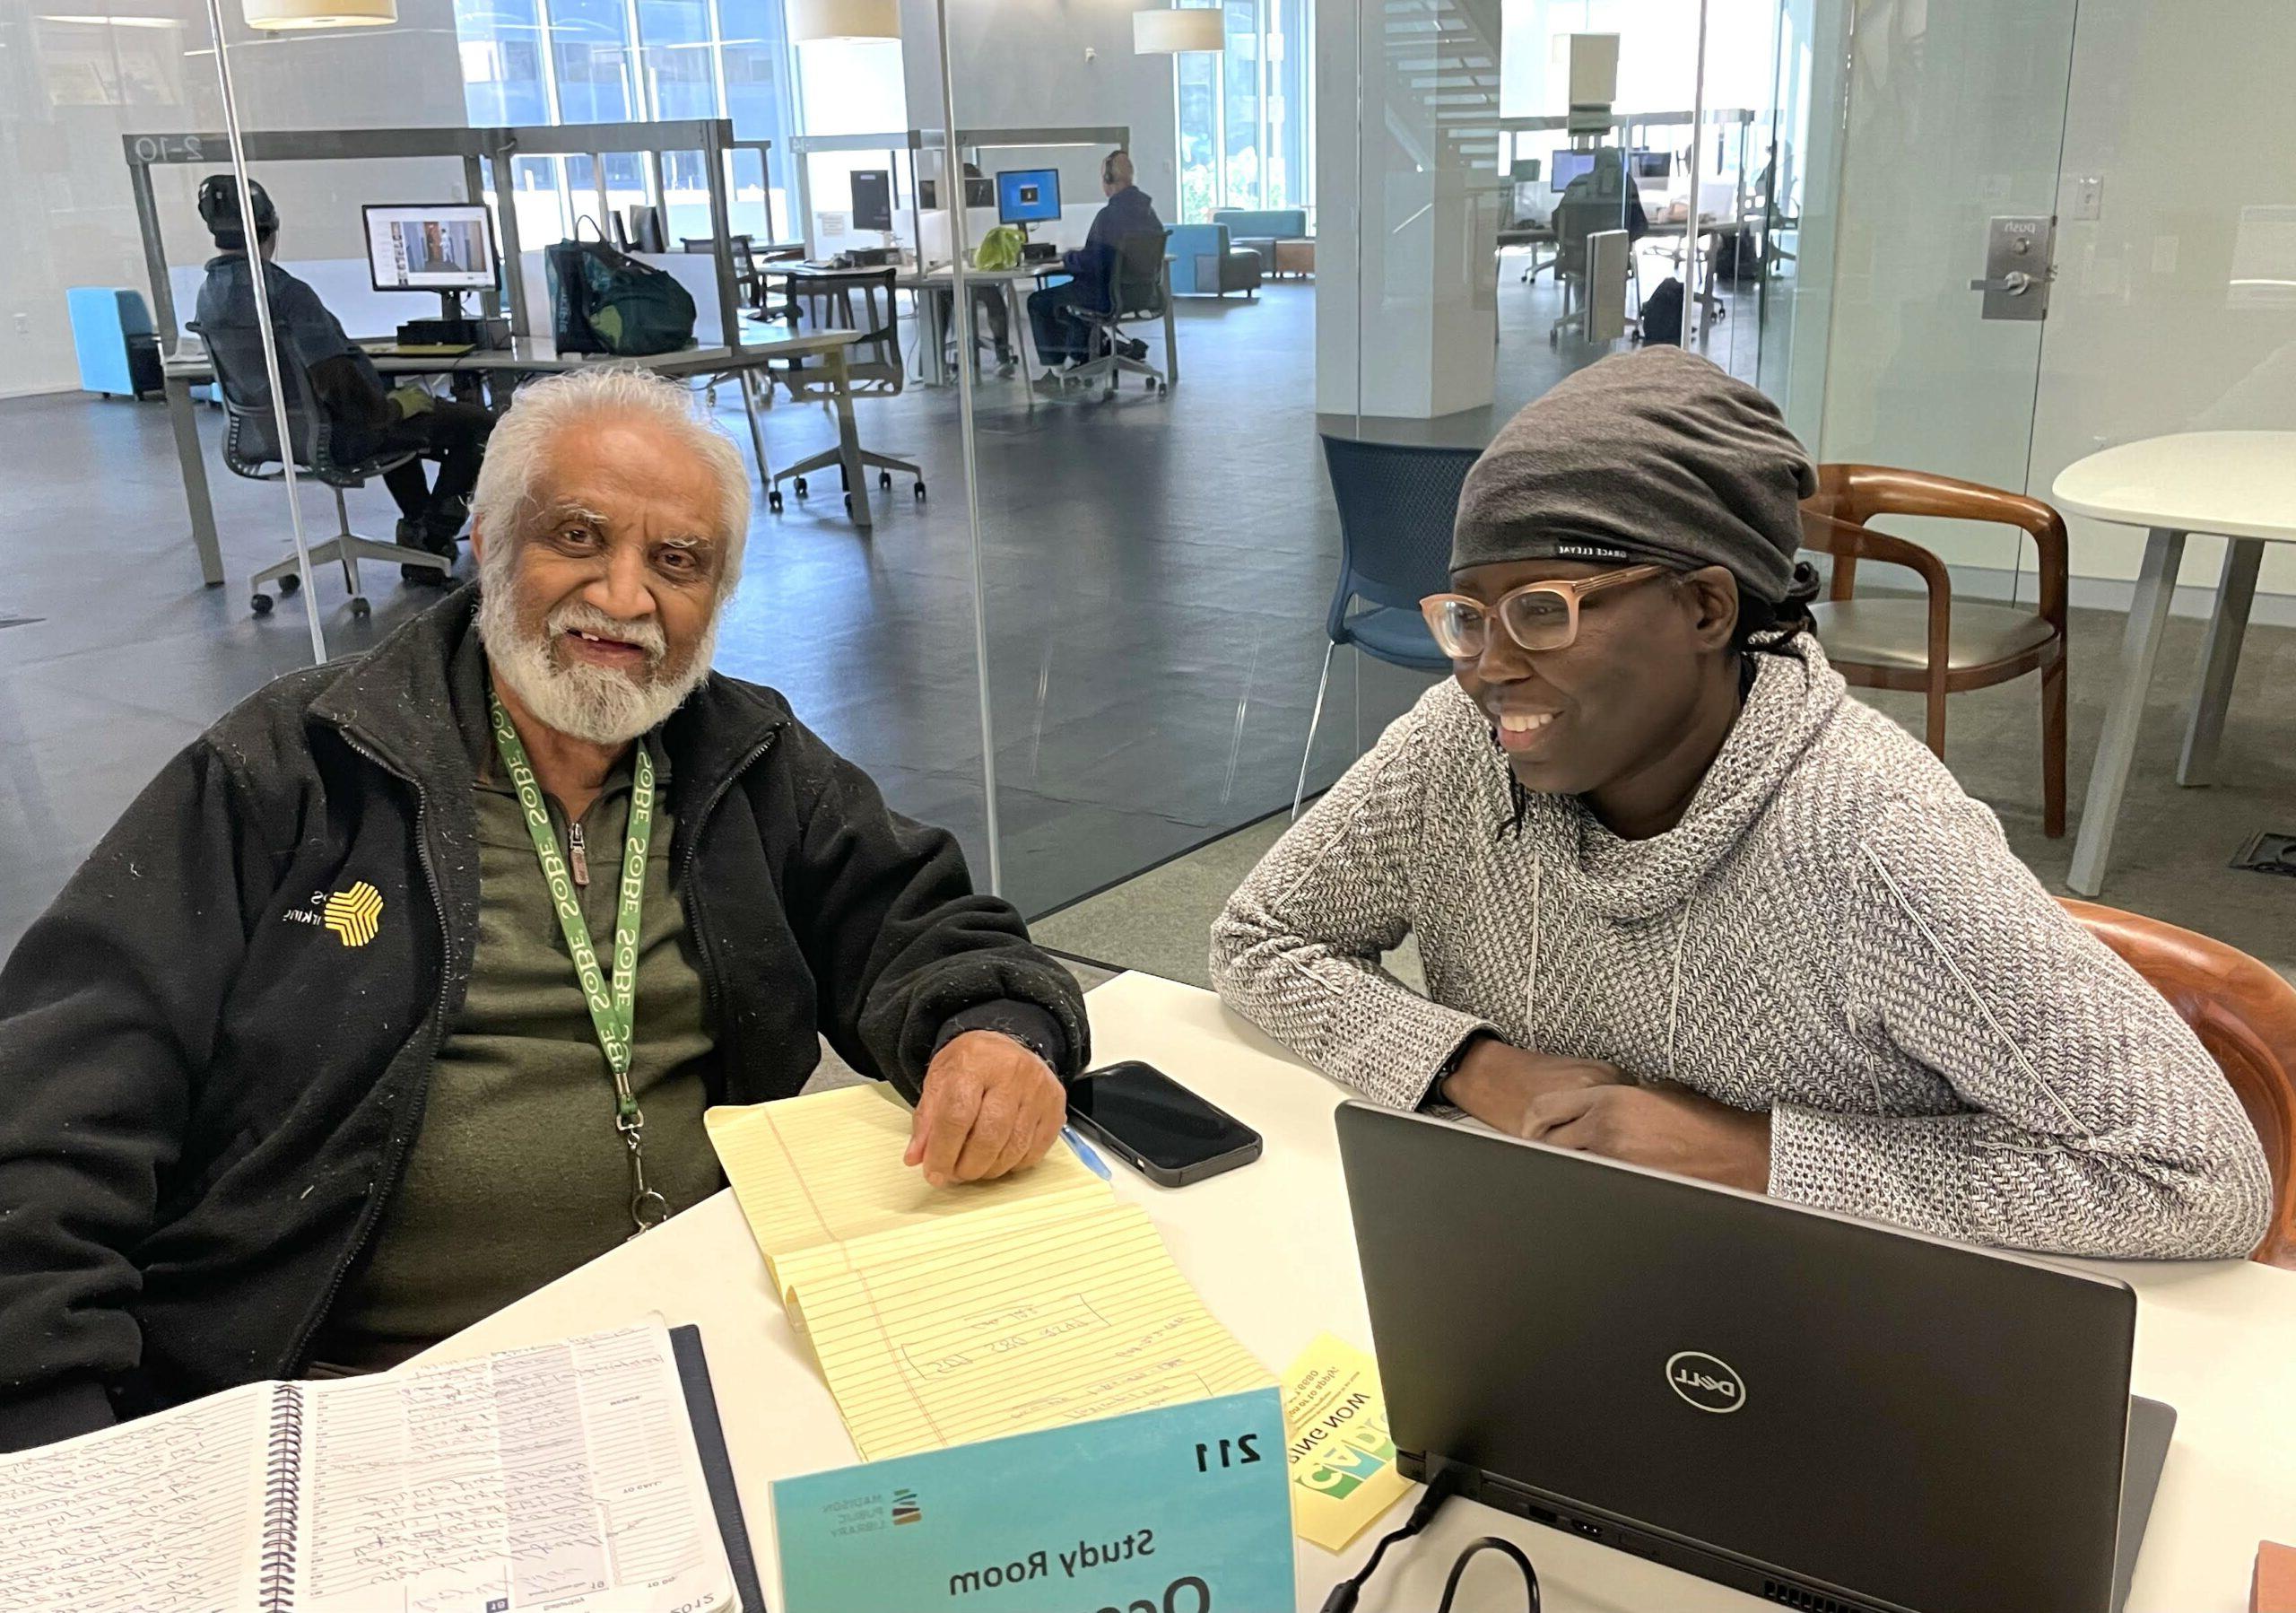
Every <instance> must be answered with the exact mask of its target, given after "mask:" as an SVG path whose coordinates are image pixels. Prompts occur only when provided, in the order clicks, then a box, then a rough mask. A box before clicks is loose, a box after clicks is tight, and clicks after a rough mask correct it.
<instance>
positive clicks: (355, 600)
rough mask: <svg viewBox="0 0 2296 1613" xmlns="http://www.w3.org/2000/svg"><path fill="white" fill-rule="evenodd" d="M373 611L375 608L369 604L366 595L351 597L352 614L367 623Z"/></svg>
mask: <svg viewBox="0 0 2296 1613" xmlns="http://www.w3.org/2000/svg"><path fill="white" fill-rule="evenodd" d="M373 609H374V607H373V606H370V605H369V604H368V603H367V596H366V595H364V594H353V595H352V596H351V614H352V615H354V616H356V617H358V618H359V619H360V620H361V621H362V622H363V621H365V620H366V619H367V617H368V615H370V613H371V612H372V611H373Z"/></svg>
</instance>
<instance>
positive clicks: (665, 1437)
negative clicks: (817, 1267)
mask: <svg viewBox="0 0 2296 1613" xmlns="http://www.w3.org/2000/svg"><path fill="white" fill-rule="evenodd" d="M678 1335H679V1336H678V1337H675V1338H674V1337H673V1335H672V1334H671V1333H670V1332H669V1331H668V1330H665V1328H664V1327H662V1325H661V1324H660V1323H658V1322H656V1323H650V1324H648V1325H645V1326H641V1327H634V1328H625V1329H622V1330H616V1331H613V1332H606V1333H598V1334H593V1335H591V1336H589V1337H587V1338H575V1339H569V1340H566V1341H564V1342H561V1343H556V1344H548V1345H540V1346H536V1347H532V1348H527V1349H518V1350H508V1351H504V1352H502V1353H500V1354H498V1355H493V1356H481V1357H478V1358H476V1359H474V1360H470V1361H462V1362H451V1363H448V1364H445V1365H437V1366H428V1367H415V1368H403V1369H401V1370H400V1371H398V1372H396V1373H386V1374H383V1375H381V1376H378V1377H372V1378H344V1379H337V1380H334V1381H331V1382H317V1383H278V1382H270V1383H250V1384H248V1385H246V1386H245V1387H243V1388H239V1389H234V1390H229V1391H225V1392H223V1393H222V1394H218V1395H213V1396H210V1397H209V1398H207V1399H203V1400H196V1401H193V1402H192V1403H191V1404H189V1405H186V1406H179V1407H177V1408H173V1409H172V1410H169V1411H165V1412H161V1413H159V1414H157V1415H155V1416H152V1417H145V1418H143V1419H141V1420H140V1421H137V1422H134V1423H129V1424H126V1425H124V1426H121V1427H118V1428H112V1429H107V1430H105V1431H104V1432H102V1433H100V1434H87V1435H84V1436H83V1437H82V1438H79V1439H74V1440H67V1441H65V1442H64V1443H60V1444H55V1445H48V1446H43V1447H41V1448H40V1449H39V1450H35V1451H30V1452H22V1453H21V1454H18V1455H14V1456H8V1457H0V1585H5V1586H6V1587H7V1591H6V1596H5V1599H4V1600H5V1601H6V1603H7V1606H8V1607H9V1608H10V1609H24V1610H26V1613H30V1609H41V1610H43V1613H45V1610H47V1609H56V1610H57V1613H62V1610H63V1609H69V1610H70V1613H148V1610H149V1609H170V1613H247V1610H248V1609H253V1610H254V1613H353V1610H354V1609H356V1610H358V1613H371V1610H372V1609H384V1608H387V1609H431V1610H433V1613H523V1610H524V1609H539V1608H545V1607H546V1608H548V1609H551V1610H552V1613H657V1610H658V1613H670V1610H671V1609H684V1608H705V1609H711V1610H712V1613H718V1610H719V1609H735V1610H736V1613H764V1610H763V1604H762V1602H761V1600H759V1598H758V1596H757V1590H756V1576H755V1573H754V1569H753V1568H752V1565H751V1561H750V1554H749V1543H748V1539H747V1536H746V1533H745V1532H744V1530H743V1528H742V1521H741V1513H740V1508H739V1504H738V1503H737V1502H735V1500H734V1495H733V1486H732V1478H731V1473H730V1471H729V1470H728V1469H726V1464H725V1447H724V1443H723V1439H722V1436H721V1435H720V1434H719V1431H718V1422H717V1415H716V1411H715V1407H714V1402H712V1400H711V1399H710V1398H709V1380H708V1369H707V1367H706V1366H705V1365H703V1364H702V1362H701V1357H700V1338H699V1336H698V1335H696V1334H694V1332H693V1330H691V1329H690V1328H686V1329H680V1330H678Z"/></svg>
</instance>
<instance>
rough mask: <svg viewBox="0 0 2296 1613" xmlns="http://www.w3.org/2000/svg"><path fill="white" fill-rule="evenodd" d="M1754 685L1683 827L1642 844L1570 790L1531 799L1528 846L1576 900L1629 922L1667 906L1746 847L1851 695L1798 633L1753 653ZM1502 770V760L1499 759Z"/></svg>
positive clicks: (1525, 830)
mask: <svg viewBox="0 0 2296 1613" xmlns="http://www.w3.org/2000/svg"><path fill="white" fill-rule="evenodd" d="M1753 664H1754V683H1753V688H1752V691H1751V692H1749V693H1748V694H1747V695H1746V699H1745V703H1744V706H1743V707H1741V708H1740V710H1739V712H1738V719H1737V721H1736V722H1735V724H1733V725H1732V726H1731V728H1730V736H1729V737H1728V738H1727V739H1726V740H1724V741H1723V744H1722V749H1721V750H1720V752H1718V754H1716V756H1715V758H1714V763H1713V765H1711V766H1710V767H1709V768H1708V769H1707V770H1706V777H1705V779H1704V780H1702V781H1701V782H1700V785H1699V787H1698V793H1697V794H1696V795H1694V796H1693V797H1692V798H1691V804H1690V810H1689V811H1687V812H1685V813H1684V814H1683V820H1682V822H1681V823H1679V824H1675V825H1674V827H1673V828H1672V829H1669V830H1667V831H1666V832H1665V833H1664V834H1657V835H1653V836H1651V837H1650V838H1649V839H1648V840H1622V839H1620V838H1619V837H1618V836H1617V835H1615V834H1613V833H1611V832H1610V830H1608V829H1607V828H1605V827H1604V825H1603V824H1602V821H1601V820H1600V819H1598V818H1597V817H1596V815H1594V813H1593V812H1592V811H1590V810H1589V809H1588V808H1587V806H1586V805H1585V803H1583V802H1582V801H1581V800H1580V799H1579V798H1578V797H1576V796H1553V795H1533V796H1532V797H1531V798H1530V804H1529V807H1528V809H1527V810H1526V812H1525V813H1524V815H1523V838H1524V842H1525V845H1526V849H1528V850H1531V851H1533V852H1534V853H1535V855H1536V856H1537V857H1538V858H1539V859H1541V860H1542V861H1543V862H1544V863H1547V864H1549V865H1552V866H1556V867H1569V868H1576V869H1577V870H1578V880H1577V881H1576V882H1574V883H1575V888H1576V892H1577V894H1578V899H1579V900H1581V901H1583V902H1586V903H1587V904H1588V905H1589V906H1590V907H1592V908H1594V909H1595V910H1596V911H1599V912H1601V913H1603V914H1605V915H1606V916H1607V917H1610V918H1613V919H1616V920H1627V921H1633V920H1645V919H1649V918H1653V917H1655V916H1657V915H1658V914H1660V913H1665V912H1671V911H1674V910H1676V909H1678V908H1680V907H1681V906H1682V905H1683V903H1684V902H1687V901H1689V900H1690V896H1691V894H1692V892H1693V891H1695V890H1696V889H1697V888H1698V886H1699V884H1700V882H1701V881H1702V880H1704V879H1705V878H1706V876H1708V875H1709V874H1710V873H1712V872H1713V870H1714V869H1715V868H1716V867H1717V866H1718V865H1719V864H1720V863H1721V862H1722V861H1723V859H1726V858H1727V857H1728V856H1730V855H1731V853H1732V852H1734V851H1735V850H1737V848H1738V847H1739V846H1741V845H1742V844H1744V842H1745V841H1746V839H1747V837H1748V836H1749V835H1751V834H1752V833H1753V830H1754V827H1755V825H1756V824H1757V823H1758V822H1759V821H1760V820H1761V815H1762V814H1764V813H1765V812H1767V811H1768V810H1769V809H1770V803H1771V802H1772V801H1773V800H1774V799H1776V798H1777V796H1778V792H1779V787H1780V786H1781V785H1783V784H1784V782H1785V781H1786V778H1787V774H1789V773H1790V772H1793V771H1794V769H1795V767H1796V766H1797V765H1798V764H1799V763H1800V762H1801V760H1802V758H1803V757H1804V756H1805V754H1807V753H1808V751H1809V749H1810V746H1811V745H1813V743H1814V742H1815V741H1816V739H1817V737H1818V736H1819V734H1820V733H1821V732H1822V731H1823V729H1824V728H1825V727H1826V725H1827V724H1828V723H1830V722H1831V721H1832V720H1833V719H1834V717H1835V715H1836V714H1837V713H1838V712H1839V711H1840V710H1841V708H1842V703H1843V701H1844V698H1845V696H1846V693H1847V691H1846V687H1845V685H1844V684H1843V682H1842V678H1841V675H1840V674H1839V673H1838V672H1836V671H1835V670H1834V669H1833V667H1831V665H1830V664H1829V663H1828V662H1827V660H1826V658H1825V651H1823V650H1821V649H1819V648H1818V644H1817V641H1816V640H1814V639H1813V638H1812V637H1811V636H1810V635H1809V634H1807V633H1800V634H1797V635H1796V636H1795V637H1794V638H1792V639H1790V640H1787V641H1786V642H1785V643H1783V644H1781V645H1779V646H1777V647H1776V648H1775V649H1773V650H1764V651H1762V652H1760V653H1758V654H1756V655H1755V656H1754V657H1753ZM1496 760H1497V761H1498V764H1499V766H1500V768H1502V769H1503V768H1505V766H1506V765H1507V763H1506V760H1505V758H1504V757H1497V758H1496Z"/></svg>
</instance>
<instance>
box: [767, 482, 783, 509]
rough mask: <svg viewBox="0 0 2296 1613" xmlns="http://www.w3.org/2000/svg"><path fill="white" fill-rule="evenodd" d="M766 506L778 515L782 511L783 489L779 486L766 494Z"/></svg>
mask: <svg viewBox="0 0 2296 1613" xmlns="http://www.w3.org/2000/svg"><path fill="white" fill-rule="evenodd" d="M765 507H766V508H767V509H768V510H772V511H773V513H774V514H776V515H779V514H780V513H781V490H780V489H779V488H778V487H777V488H775V489H774V490H773V491H772V492H770V493H767V494H766V495H765Z"/></svg>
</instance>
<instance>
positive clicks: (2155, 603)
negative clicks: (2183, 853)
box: [2049, 432, 2296, 1450]
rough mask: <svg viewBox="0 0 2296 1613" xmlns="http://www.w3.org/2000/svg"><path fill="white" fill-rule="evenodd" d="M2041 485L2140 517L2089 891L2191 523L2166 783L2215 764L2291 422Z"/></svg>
mask: <svg viewBox="0 0 2296 1613" xmlns="http://www.w3.org/2000/svg"><path fill="white" fill-rule="evenodd" d="M2049 496H2050V498H2052V499H2053V500H2054V501H2056V502H2057V504H2058V505H2059V506H2061V507H2062V508H2063V509H2065V510H2068V511H2070V512H2071V513H2073V514H2074V515H2085V516H2088V517H2089V518H2090V519H2092V520H2100V521H2112V522H2115V523H2118V524H2119V525H2122V526H2129V527H2145V528H2147V536H2146V537H2145V540H2144V562H2143V563H2142V565H2141V566H2140V568H2139V570H2138V571H2137V575H2136V594H2135V597H2134V598H2132V599H2131V600H2130V601H2129V606H2128V632H2127V635H2126V638H2125V639H2124V640H2123V641H2122V645H2121V652H2120V674H2119V678H2120V681H2119V684H2118V687H2117V688H2116V689H2115V690H2114V691H2113V701H2112V705H2111V707H2110V709H2109V711H2107V713H2106V716H2105V731H2104V734H2103V736H2102V737H2100V739H2099V740H2098V742H2097V761H2096V765H2095V767H2094V769H2093V770H2092V772H2090V774H2089V793H2088V795H2087V797H2086V798H2084V799H2083V802H2082V806H2081V833H2080V838H2079V839H2078V840H2076V841H2074V848H2073V870H2072V872H2071V873H2070V874H2068V875H2067V876H2066V881H2065V883H2066V885H2070V886H2072V887H2073V888H2074V890H2076V891H2078V892H2080V893H2081V894H2083V896H2093V895H2095V894H2097V893H2098V891H2099V890H2100V889H2101V888H2102V887H2103V885H2104V883H2105V864H2106V861H2107V859H2109V858H2110V856H2111V855H2112V845H2113V824H2114V821H2115V820H2116V819H2118V817H2119V816H2120V802H2121V797H2122V795H2123V794H2124V793H2125V792H2126V789H2127V788H2128V770H2129V767H2130V765H2131V764H2132V763H2134V762H2135V758H2136V730H2137V728H2138V726H2139V725H2140V724H2141V723H2142V722H2143V721H2144V693H2145V691H2146V690H2147V689H2149V688H2150V687H2151V686H2152V666H2153V663H2154V661H2155V660H2157V659H2158V658H2159V657H2160V652H2161V628H2162V627H2163V626H2164V625H2165V624H2166V623H2167V622H2168V618H2169V605H2170V600H2171V598H2172V597H2174V596H2175V593H2176V589H2177V565H2178V562H2179V561H2181V560H2182V559H2183V558H2184V552H2185V538H2186V536H2187V535H2188V534H2191V533H2195V532H2201V533H2211V534H2215V535H2219V536H2223V537H2225V538H2228V539H2230V540H2231V541H2230V542H2228V543H2227V544H2226V545H2224V570H2223V571H2222V574H2221V576H2220V577H2219V579H2218V580H2217V585H2216V605H2215V608H2214V610H2213V613H2212V614H2211V615H2210V616H2209V619H2208V639H2207V641H2206V642H2205V644H2204V645H2203V646H2202V648H2201V652H2200V683H2199V686H2198V687H2197V688H2196V689H2195V690H2194V691H2193V697H2192V707H2191V710H2190V712H2189V714H2188V715H2187V718H2186V721H2185V744H2184V750H2183V753H2182V754H2180V755H2179V757H2178V759H2177V782H2178V783H2179V784H2205V783H2207V782H2208V781H2209V777H2210V775H2211V774H2212V773H2213V772H2215V769H2216V743H2217V740H2218V739H2219V738H2220V737H2222V734H2223V732H2224V708H2225V706H2226V705H2227V703H2229V702H2230V701H2231V697H2232V675H2233V674H2234V673H2235V672H2236V671H2238V670H2239V665H2240V640H2241V638H2242V637H2243V636H2244V635H2245V634H2246V633H2247V632H2248V606H2249V605H2250V603H2251V602H2252V601H2253V600H2254V599H2255V598H2256V592H2257V568H2258V567H2259V566H2260V565H2261V564H2262V563H2263V562H2264V546H2265V545H2266V544H2270V543H2280V544H2285V543H2296V432H2180V433H2179V434H2178V435H2175V436H2171V437H2152V438H2147V439H2145V440H2143V441H2141V442H2124V443H2122V444H2121V445H2120V446H2119V447H2118V448H2109V449H2104V450H2103V451H2102V452H2100V453H2094V454H2091V455H2090V456H2089V457H2088V458H2085V459H2079V460H2075V461H2074V463H2073V464H2071V465H2068V466H2066V467H2065V468H2064V469H2063V470H2062V471H2060V472H2058V473H2057V480H2056V482H2055V483H2054V484H2052V485H2051V486H2050V488H2049ZM2266 826H2267V827H2272V828H2277V827H2278V826H2279V825H2277V824H2270V825H2266ZM2291 1449H2292V1450H2296V1446H2292V1447H2291Z"/></svg>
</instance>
